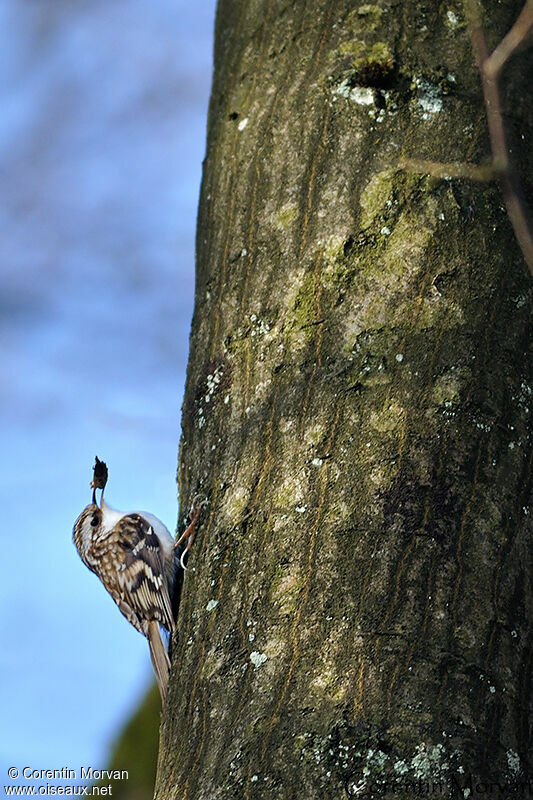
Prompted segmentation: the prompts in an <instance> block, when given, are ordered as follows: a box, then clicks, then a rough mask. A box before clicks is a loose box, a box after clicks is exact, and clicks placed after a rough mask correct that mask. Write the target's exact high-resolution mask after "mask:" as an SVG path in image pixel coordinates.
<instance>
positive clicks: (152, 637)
mask: <svg viewBox="0 0 533 800" xmlns="http://www.w3.org/2000/svg"><path fill="white" fill-rule="evenodd" d="M106 482H107V467H106V465H105V464H104V462H103V461H100V460H99V459H98V458H96V463H95V466H94V477H93V480H92V482H91V486H92V487H93V497H92V502H91V503H90V504H89V505H88V506H86V508H84V509H83V511H82V512H81V514H80V516H79V517H78V519H77V520H76V522H75V524H74V530H73V539H74V544H75V545H76V548H77V550H78V553H79V554H80V556H81V559H82V561H83V563H84V564H85V565H86V566H87V567H88V568H89V569H90V570H91V571H92V572H94V573H95V574H96V575H97V576H98V577H99V578H100V580H101V581H102V583H103V584H104V586H105V588H106V589H107V591H108V592H109V594H110V595H111V597H112V598H113V600H114V601H115V603H116V604H117V606H118V607H119V609H120V610H121V611H122V613H123V614H124V616H125V617H126V619H127V620H128V622H131V624H132V625H133V626H134V627H135V628H137V630H138V631H139V632H140V633H142V634H143V635H144V636H146V638H147V639H148V644H149V646H150V655H151V658H152V664H153V666H154V671H155V674H156V678H157V683H158V685H159V691H160V692H161V699H162V701H163V702H164V700H165V696H166V688H167V683H168V676H169V670H170V660H169V657H168V653H167V650H166V647H165V645H164V643H163V640H162V638H161V631H160V626H162V627H163V628H165V629H166V630H167V631H168V632H169V633H170V634H172V632H173V630H174V628H175V622H174V618H175V614H176V611H177V606H178V604H179V594H180V592H181V586H182V583H183V570H184V569H185V558H186V556H187V553H188V552H189V550H190V548H191V546H192V543H193V540H194V533H195V529H196V525H197V522H198V518H199V517H200V514H201V511H202V506H203V505H204V503H199V504H198V503H196V502H194V501H193V508H192V511H191V518H190V523H189V526H188V527H187V529H186V530H185V531H184V533H183V534H182V535H181V536H180V538H179V539H178V540H177V541H174V539H173V538H172V536H171V535H170V532H169V531H168V529H167V528H166V526H165V525H164V524H163V523H162V522H161V520H160V519H158V518H157V517H155V516H154V515H153V514H148V513H147V512H146V511H125V512H124V511H115V509H113V508H111V507H110V506H108V505H107V503H105V502H104V489H105V485H106ZM97 489H101V492H102V494H101V497H100V505H98V504H97V502H96V490H97ZM204 502H205V501H204ZM184 542H186V545H185V546H183V543H184Z"/></svg>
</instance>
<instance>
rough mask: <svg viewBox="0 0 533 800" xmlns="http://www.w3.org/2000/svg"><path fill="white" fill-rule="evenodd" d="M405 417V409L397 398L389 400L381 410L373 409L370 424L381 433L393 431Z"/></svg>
mask: <svg viewBox="0 0 533 800" xmlns="http://www.w3.org/2000/svg"><path fill="white" fill-rule="evenodd" d="M404 417H405V409H404V408H402V406H400V405H399V403H397V402H396V401H395V400H392V401H391V402H388V403H387V404H386V405H385V406H384V407H383V408H382V409H380V410H379V411H372V413H371V414H370V424H371V426H372V427H373V428H375V429H376V430H377V431H379V433H392V431H394V430H395V429H396V428H397V427H398V426H399V425H400V424H401V422H402V420H403V419H404Z"/></svg>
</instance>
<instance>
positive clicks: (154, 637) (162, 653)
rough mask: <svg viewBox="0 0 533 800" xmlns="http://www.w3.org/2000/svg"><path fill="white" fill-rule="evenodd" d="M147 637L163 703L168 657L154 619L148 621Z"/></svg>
mask: <svg viewBox="0 0 533 800" xmlns="http://www.w3.org/2000/svg"><path fill="white" fill-rule="evenodd" d="M147 638H148V644H149V645H150V656H151V657H152V664H153V666H154V672H155V676H156V678H157V683H158V686H159V691H160V692H161V701H162V702H163V703H164V702H165V697H166V694H167V684H168V676H169V673H170V659H169V657H168V653H167V650H166V647H165V645H164V644H163V640H162V638H161V631H160V630H159V623H158V622H156V621H155V620H151V621H150V622H149V623H148V636H147Z"/></svg>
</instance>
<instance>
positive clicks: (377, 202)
mask: <svg viewBox="0 0 533 800" xmlns="http://www.w3.org/2000/svg"><path fill="white" fill-rule="evenodd" d="M397 174H398V173H397V170H395V169H385V170H383V171H382V172H376V174H375V175H373V176H372V178H371V179H370V181H369V182H368V183H367V185H366V186H365V188H364V189H363V191H362V192H361V197H360V198H359V203H360V205H361V228H363V230H364V229H365V228H369V227H370V226H371V225H372V224H373V223H374V221H375V220H376V219H378V218H379V217H380V216H381V214H382V213H383V211H384V210H385V209H386V207H387V203H391V204H392V202H393V190H394V185H395V177H396V175H397Z"/></svg>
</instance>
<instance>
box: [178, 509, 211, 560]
mask: <svg viewBox="0 0 533 800" xmlns="http://www.w3.org/2000/svg"><path fill="white" fill-rule="evenodd" d="M207 503H208V501H207V497H202V495H199V494H197V495H196V496H195V497H194V499H193V501H192V506H191V510H190V512H189V519H190V522H189V524H188V525H187V527H186V528H185V530H184V531H183V533H182V534H181V536H180V538H179V539H178V541H177V542H176V543H175V545H174V549H176V548H177V547H179V546H180V544H182V542H185V541H186V542H187V545H186V547H185V549H184V550H183V553H182V554H181V557H180V565H181V567H182V569H187V568H186V566H185V561H184V559H185V556H186V555H187V553H188V552H189V550H190V549H191V547H192V545H193V542H194V535H195V533H196V525H197V524H198V520H199V519H200V514H201V513H202V509H203V508H204V506H206V505H207Z"/></svg>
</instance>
